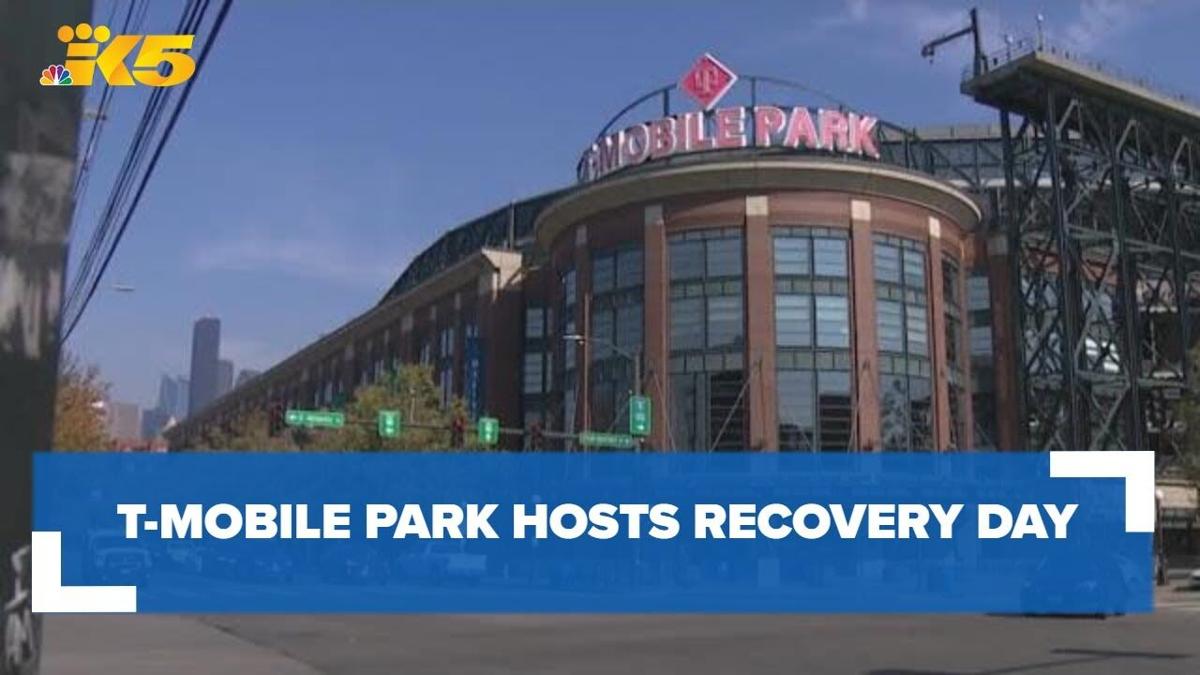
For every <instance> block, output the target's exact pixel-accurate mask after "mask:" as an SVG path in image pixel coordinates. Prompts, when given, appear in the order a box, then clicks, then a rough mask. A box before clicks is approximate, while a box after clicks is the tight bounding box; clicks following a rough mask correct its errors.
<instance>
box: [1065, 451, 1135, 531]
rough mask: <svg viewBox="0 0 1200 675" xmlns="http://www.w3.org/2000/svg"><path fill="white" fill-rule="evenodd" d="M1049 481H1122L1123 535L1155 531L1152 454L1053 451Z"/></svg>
mask: <svg viewBox="0 0 1200 675" xmlns="http://www.w3.org/2000/svg"><path fill="white" fill-rule="evenodd" d="M1050 477H1051V478H1124V479H1125V531H1126V532H1153V531H1154V453H1153V452H1149V451H1142V450H1136V451H1119V450H1113V451H1102V450H1086V451H1070V450H1065V451H1055V452H1051V453H1050Z"/></svg>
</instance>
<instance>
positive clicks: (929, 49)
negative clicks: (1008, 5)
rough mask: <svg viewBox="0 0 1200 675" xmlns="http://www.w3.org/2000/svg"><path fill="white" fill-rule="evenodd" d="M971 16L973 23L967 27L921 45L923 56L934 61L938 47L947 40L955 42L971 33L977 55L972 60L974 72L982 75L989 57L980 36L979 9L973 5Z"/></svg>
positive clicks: (976, 75)
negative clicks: (985, 55) (985, 54)
mask: <svg viewBox="0 0 1200 675" xmlns="http://www.w3.org/2000/svg"><path fill="white" fill-rule="evenodd" d="M970 16H971V23H969V24H968V25H967V26H966V27H965V28H960V29H958V30H956V31H953V32H951V33H946V34H945V35H943V36H941V37H939V38H936V39H934V40H931V41H929V42H926V43H925V44H923V45H921V56H923V57H925V58H927V59H929V62H930V63H933V55H934V53H935V52H936V51H937V48H938V47H941V46H942V45H944V44H946V43H947V42H953V41H955V40H957V39H959V38H961V37H965V36H967V35H970V36H971V39H972V41H973V42H974V45H975V56H974V58H973V59H972V60H971V62H972V69H973V70H972V74H973V75H974V76H975V77H978V76H979V75H981V74H982V73H983V69H984V66H985V64H986V63H987V59H986V58H985V57H984V54H983V44H982V42H981V40H980V36H979V10H978V9H977V8H974V7H972V8H971V13H970Z"/></svg>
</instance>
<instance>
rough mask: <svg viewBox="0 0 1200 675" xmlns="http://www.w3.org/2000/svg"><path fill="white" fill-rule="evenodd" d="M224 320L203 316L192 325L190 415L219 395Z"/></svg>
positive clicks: (188, 408)
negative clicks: (222, 324)
mask: <svg viewBox="0 0 1200 675" xmlns="http://www.w3.org/2000/svg"><path fill="white" fill-rule="evenodd" d="M220 349H221V320H220V319H218V318H216V317H211V316H209V317H203V318H200V319H198V320H197V321H196V323H195V324H194V325H193V327H192V362H191V377H190V386H189V388H188V407H187V410H188V415H189V416H191V415H192V414H194V413H197V412H199V411H200V410H202V409H203V408H204V407H205V406H206V405H208V404H209V403H211V402H212V401H213V399H215V398H216V397H217V390H218V386H217V385H218V361H219V359H220V357H219V354H220Z"/></svg>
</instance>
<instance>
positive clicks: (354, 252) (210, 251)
mask: <svg viewBox="0 0 1200 675" xmlns="http://www.w3.org/2000/svg"><path fill="white" fill-rule="evenodd" d="M191 264H192V266H193V267H194V268H195V269H197V270H200V271H204V272H273V273H277V274H285V275H289V276H293V277H300V278H306V279H313V280H317V281H327V282H331V283H336V284H342V285H347V286H361V287H368V288H374V289H378V288H380V287H382V286H383V285H385V284H387V283H388V282H390V281H391V280H392V279H393V278H395V277H396V276H397V275H399V274H400V272H401V270H402V269H403V264H402V261H400V260H397V259H395V258H389V259H387V260H384V259H382V258H381V257H380V256H379V255H378V254H376V253H375V251H374V249H372V247H371V246H370V245H367V244H365V243H363V242H348V241H347V240H346V239H345V238H344V237H336V236H331V235H313V234H305V233H303V232H262V231H243V232H239V233H236V234H234V235H232V236H231V237H230V238H228V239H225V240H223V241H222V240H218V241H215V242H207V243H204V244H202V245H201V246H200V247H199V248H197V249H195V250H193V252H192V256H191Z"/></svg>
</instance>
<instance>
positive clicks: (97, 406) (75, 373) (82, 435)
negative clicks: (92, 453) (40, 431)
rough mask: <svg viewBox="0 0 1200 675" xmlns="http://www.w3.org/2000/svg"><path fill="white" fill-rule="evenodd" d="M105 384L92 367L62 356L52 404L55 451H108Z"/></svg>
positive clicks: (109, 442) (98, 372)
mask: <svg viewBox="0 0 1200 675" xmlns="http://www.w3.org/2000/svg"><path fill="white" fill-rule="evenodd" d="M107 396H108V384H106V383H105V382H103V381H102V380H101V379H100V370H99V369H98V368H96V366H92V365H88V366H85V365H83V364H81V363H80V362H79V359H78V358H76V357H75V356H74V355H72V354H70V353H64V354H63V356H62V360H61V362H60V364H59V370H58V392H57V394H56V396H55V401H54V449H55V450H75V451H80V450H108V449H110V448H112V439H111V438H110V437H109V435H108V423H107V420H106V419H105V414H104V401H105V399H106V398H107Z"/></svg>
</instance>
